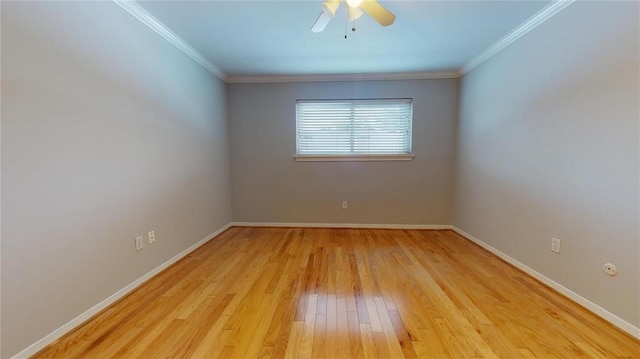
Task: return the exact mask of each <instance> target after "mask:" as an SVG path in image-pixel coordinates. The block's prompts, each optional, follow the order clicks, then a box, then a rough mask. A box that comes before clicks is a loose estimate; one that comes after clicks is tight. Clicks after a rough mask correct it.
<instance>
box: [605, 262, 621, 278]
mask: <svg viewBox="0 0 640 359" xmlns="http://www.w3.org/2000/svg"><path fill="white" fill-rule="evenodd" d="M602 271H603V272H605V273H606V274H607V275H610V276H612V277H613V276H615V275H616V274H618V268H616V266H615V265H614V264H613V263H605V264H604V265H603V266H602Z"/></svg>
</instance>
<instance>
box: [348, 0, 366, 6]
mask: <svg viewBox="0 0 640 359" xmlns="http://www.w3.org/2000/svg"><path fill="white" fill-rule="evenodd" d="M360 4H362V0H347V5H349V6H351V7H359V6H360Z"/></svg>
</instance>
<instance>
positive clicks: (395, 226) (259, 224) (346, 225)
mask: <svg viewBox="0 0 640 359" xmlns="http://www.w3.org/2000/svg"><path fill="white" fill-rule="evenodd" d="M231 225H232V226H233V227H300V228H362V229H451V226H450V225H448V224H366V223H283V222H231Z"/></svg>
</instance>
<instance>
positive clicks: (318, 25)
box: [311, 11, 333, 32]
mask: <svg viewBox="0 0 640 359" xmlns="http://www.w3.org/2000/svg"><path fill="white" fill-rule="evenodd" d="M332 18H333V16H331V13H327V12H326V11H323V12H321V13H320V16H318V19H317V20H316V22H315V23H314V24H313V26H311V31H312V32H321V31H322V30H324V28H325V27H327V24H328V23H329V21H331V19H332Z"/></svg>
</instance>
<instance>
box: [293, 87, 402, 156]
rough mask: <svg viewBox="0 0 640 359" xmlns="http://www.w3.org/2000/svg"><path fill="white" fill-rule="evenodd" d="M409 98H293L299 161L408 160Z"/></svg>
mask: <svg viewBox="0 0 640 359" xmlns="http://www.w3.org/2000/svg"><path fill="white" fill-rule="evenodd" d="M412 107H413V106H412V100H411V99H383V100H298V101H297V102H296V132H297V138H296V145H297V154H296V160H298V161H341V160H343V161H344V160H346V161H362V160H365V161H366V160H410V159H411V158H412V157H413V156H412V155H411V120H412V112H413V108H412Z"/></svg>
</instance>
